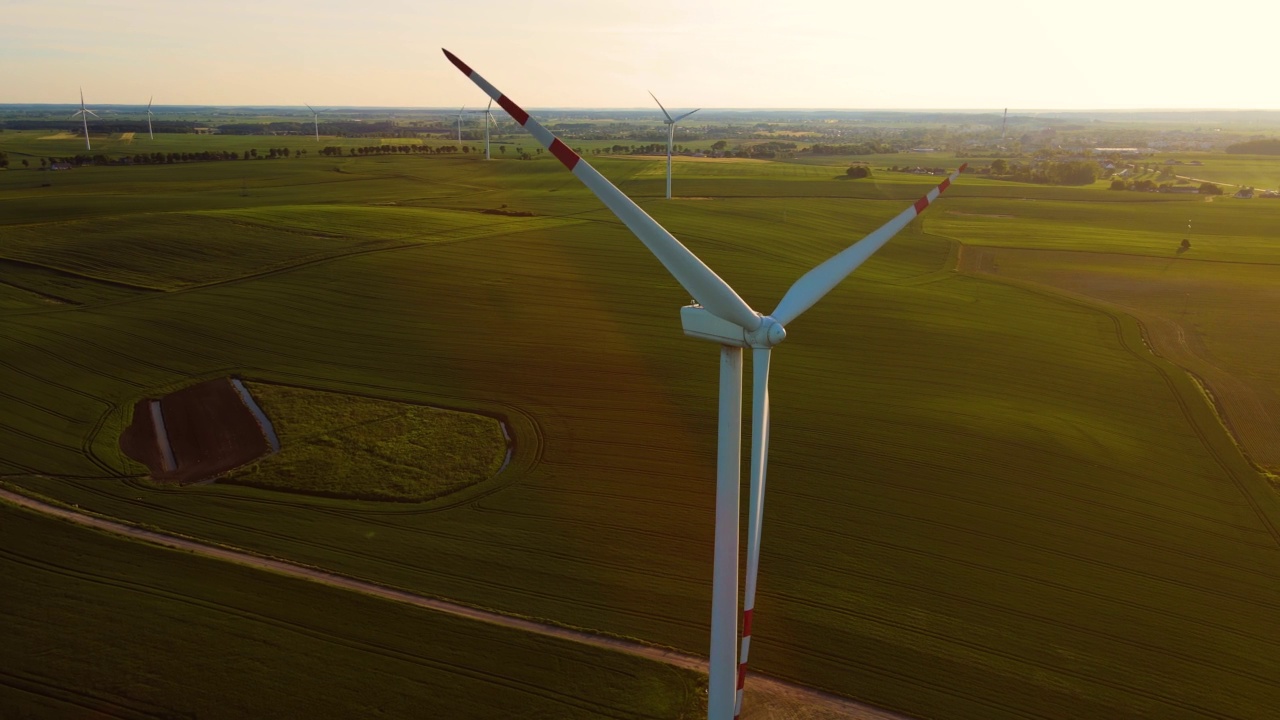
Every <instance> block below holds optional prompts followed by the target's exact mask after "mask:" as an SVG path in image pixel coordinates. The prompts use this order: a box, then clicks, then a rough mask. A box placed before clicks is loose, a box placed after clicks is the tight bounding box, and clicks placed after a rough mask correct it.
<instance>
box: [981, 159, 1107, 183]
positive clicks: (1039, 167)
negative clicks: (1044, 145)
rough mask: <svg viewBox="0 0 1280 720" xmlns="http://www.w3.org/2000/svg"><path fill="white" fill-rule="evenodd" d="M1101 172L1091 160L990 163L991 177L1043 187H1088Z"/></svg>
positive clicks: (1002, 161) (1000, 161)
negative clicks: (1036, 184)
mask: <svg viewBox="0 0 1280 720" xmlns="http://www.w3.org/2000/svg"><path fill="white" fill-rule="evenodd" d="M1101 172H1102V168H1100V167H1099V166H1098V163H1096V162H1094V161H1092V160H1074V161H1065V162H1037V163H1021V162H1017V161H1015V162H1008V161H1007V160H1004V159H1003V158H997V159H996V160H992V161H991V175H992V176H993V177H997V178H1000V179H1001V180H1013V181H1016V182H1030V183H1040V184H1043V185H1089V184H1090V183H1092V182H1094V181H1095V180H1097V179H1098V177H1099V176H1100V174H1101Z"/></svg>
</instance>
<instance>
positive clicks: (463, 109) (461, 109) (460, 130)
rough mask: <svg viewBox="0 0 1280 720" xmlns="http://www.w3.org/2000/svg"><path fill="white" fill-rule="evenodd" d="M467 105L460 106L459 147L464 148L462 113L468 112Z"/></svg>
mask: <svg viewBox="0 0 1280 720" xmlns="http://www.w3.org/2000/svg"><path fill="white" fill-rule="evenodd" d="M466 110H467V106H466V105H463V106H462V107H460V108H458V149H459V150H461V149H462V113H464V112H466Z"/></svg>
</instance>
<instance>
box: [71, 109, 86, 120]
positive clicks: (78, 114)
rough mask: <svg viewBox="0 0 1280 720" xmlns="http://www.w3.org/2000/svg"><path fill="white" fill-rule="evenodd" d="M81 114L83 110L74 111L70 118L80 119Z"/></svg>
mask: <svg viewBox="0 0 1280 720" xmlns="http://www.w3.org/2000/svg"><path fill="white" fill-rule="evenodd" d="M82 112H84V110H77V111H75V112H73V113H71V117H73V118H74V117H80V113H82Z"/></svg>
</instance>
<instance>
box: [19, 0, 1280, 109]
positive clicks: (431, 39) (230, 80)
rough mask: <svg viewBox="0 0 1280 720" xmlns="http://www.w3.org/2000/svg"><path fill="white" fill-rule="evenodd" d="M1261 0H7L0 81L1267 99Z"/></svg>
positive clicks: (418, 93) (704, 94)
mask: <svg viewBox="0 0 1280 720" xmlns="http://www.w3.org/2000/svg"><path fill="white" fill-rule="evenodd" d="M1277 7H1278V6H1277V5H1276V4H1275V3H1274V2H1273V0H1236V1H1234V2H1195V3H1192V2H1186V1H1185V0H1182V1H1178V0H1160V1H1155V0H1136V1H1135V0H1076V1H1075V2H1048V0H1034V1H1019V0H950V1H948V2H943V1H941V0H915V1H914V2H888V1H887V0H881V1H880V2H874V3H872V2H862V1H860V0H806V1H803V2H782V1H779V0H773V1H771V2H758V1H756V0H705V1H704V0H679V1H676V0H645V1H644V2H633V1H631V0H621V1H614V0H544V1H542V2H531V1H529V0H524V1H522V2H516V1H514V0H487V1H486V0H480V1H478V2H477V1H474V0H473V1H470V2H468V1H467V0H451V1H449V2H444V1H443V0H412V1H411V0H377V1H374V2H355V1H351V0H346V1H343V2H338V1H336V0H306V1H305V2H304V1H303V0H252V1H249V0H206V1H205V2H182V1H174V0H0V103H14V102H75V101H76V100H77V95H76V93H77V87H79V86H81V85H83V86H84V90H85V97H86V100H87V101H88V103H89V104H90V105H91V106H92V105H93V104H103V103H130V104H132V103H139V104H145V103H146V101H147V97H148V96H150V95H155V98H156V103H157V104H226V105H250V104H271V105H300V104H302V103H304V102H306V103H310V104H312V105H314V106H330V105H379V106H412V107H423V106H427V107H441V106H458V105H463V104H468V105H479V104H482V98H481V95H480V93H479V91H478V90H477V89H475V88H474V87H473V86H472V85H471V84H470V83H469V82H468V81H466V79H465V78H463V77H462V75H461V74H459V73H458V72H457V71H456V70H455V69H454V68H453V66H452V65H450V64H449V63H448V62H447V61H446V60H445V58H444V57H443V55H441V53H440V48H441V47H447V48H449V49H450V50H452V51H453V52H454V53H456V54H457V55H458V56H460V57H461V58H462V59H463V60H464V61H466V62H467V63H469V64H470V65H471V66H472V67H473V68H475V69H476V71H478V72H480V73H481V74H482V75H484V76H485V77H486V78H488V79H489V80H490V81H491V82H493V83H494V84H495V85H496V86H497V87H498V88H499V89H501V90H502V91H503V92H506V93H507V94H508V95H510V96H511V97H512V98H513V99H515V100H516V101H517V102H519V103H521V104H523V105H526V106H533V107H537V106H543V107H548V106H557V107H640V106H645V105H647V103H648V102H649V97H648V95H647V94H646V91H647V90H652V91H653V92H654V93H655V94H657V96H658V97H659V98H660V99H661V100H662V101H663V103H664V104H666V105H667V107H669V108H684V107H707V108H713V107H777V108H783V107H807V108H812V107H823V108H974V109H977V108H991V109H998V108H1003V107H1006V106H1007V107H1011V108H1014V109H1043V108H1094V109H1100V108H1260V109H1280V83H1277V81H1276V71H1275V68H1276V65H1277V64H1278V63H1280V45H1278V44H1276V43H1274V42H1271V40H1272V39H1273V38H1274V32H1273V28H1274V27H1275V21H1276V18H1277V14H1278V13H1280V10H1278V9H1277Z"/></svg>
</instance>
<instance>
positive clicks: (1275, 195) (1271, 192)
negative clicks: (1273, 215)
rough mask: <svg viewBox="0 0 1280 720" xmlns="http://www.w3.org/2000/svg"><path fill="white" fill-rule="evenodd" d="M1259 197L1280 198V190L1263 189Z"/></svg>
mask: <svg viewBox="0 0 1280 720" xmlns="http://www.w3.org/2000/svg"><path fill="white" fill-rule="evenodd" d="M1258 197H1264V198H1267V199H1269V200H1271V199H1275V198H1280V192H1277V191H1275V190H1263V191H1262V194H1261V195H1259V196H1258Z"/></svg>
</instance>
